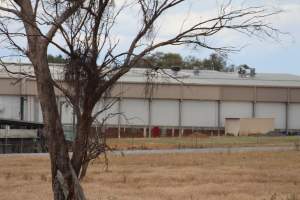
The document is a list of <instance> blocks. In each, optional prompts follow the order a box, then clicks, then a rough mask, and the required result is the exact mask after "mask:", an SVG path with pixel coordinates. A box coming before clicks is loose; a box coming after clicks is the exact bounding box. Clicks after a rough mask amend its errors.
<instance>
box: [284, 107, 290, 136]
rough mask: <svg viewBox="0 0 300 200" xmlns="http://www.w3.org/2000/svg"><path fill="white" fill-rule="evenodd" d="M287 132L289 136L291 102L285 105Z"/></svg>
mask: <svg viewBox="0 0 300 200" xmlns="http://www.w3.org/2000/svg"><path fill="white" fill-rule="evenodd" d="M285 132H286V134H287V135H288V134H289V102H286V103H285Z"/></svg>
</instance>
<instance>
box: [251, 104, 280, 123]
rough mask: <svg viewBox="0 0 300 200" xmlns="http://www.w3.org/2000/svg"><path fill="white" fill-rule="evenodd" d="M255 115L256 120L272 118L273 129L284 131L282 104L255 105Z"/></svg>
mask: <svg viewBox="0 0 300 200" xmlns="http://www.w3.org/2000/svg"><path fill="white" fill-rule="evenodd" d="M255 113H256V117H257V118H274V119H275V120H274V123H275V128H276V129H285V104H284V103H256V106H255Z"/></svg>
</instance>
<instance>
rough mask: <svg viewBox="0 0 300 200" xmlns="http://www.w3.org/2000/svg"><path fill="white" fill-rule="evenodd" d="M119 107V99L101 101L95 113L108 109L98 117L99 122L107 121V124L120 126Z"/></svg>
mask: <svg viewBox="0 0 300 200" xmlns="http://www.w3.org/2000/svg"><path fill="white" fill-rule="evenodd" d="M118 107H119V101H118V100H117V99H112V98H109V99H105V100H102V101H99V103H98V104H97V105H96V106H95V109H94V111H93V113H97V112H98V111H100V110H102V109H105V108H108V109H106V110H105V111H104V112H102V113H101V114H100V115H99V116H98V117H97V120H98V122H99V123H102V121H103V120H105V124H109V125H118V118H119V115H118V114H117V113H119V109H118Z"/></svg>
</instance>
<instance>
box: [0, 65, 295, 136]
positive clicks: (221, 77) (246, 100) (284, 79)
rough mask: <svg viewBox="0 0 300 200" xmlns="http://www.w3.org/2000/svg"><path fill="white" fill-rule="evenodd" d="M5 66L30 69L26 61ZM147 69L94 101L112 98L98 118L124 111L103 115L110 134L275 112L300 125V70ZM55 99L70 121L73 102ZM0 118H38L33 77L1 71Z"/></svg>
mask: <svg viewBox="0 0 300 200" xmlns="http://www.w3.org/2000/svg"><path fill="white" fill-rule="evenodd" d="M9 67H10V68H12V69H15V70H18V69H19V70H28V71H30V70H31V71H32V67H31V66H30V65H25V64H10V65H9ZM51 70H52V73H53V75H54V77H55V76H59V75H60V74H61V71H62V70H61V66H60V65H53V66H51ZM145 72H146V69H132V70H131V71H130V72H129V73H128V74H127V75H125V76H123V77H122V78H121V79H120V80H119V81H118V83H117V84H116V85H115V87H114V88H113V90H112V92H111V94H110V96H107V97H106V98H105V99H104V100H103V101H102V102H99V104H98V105H97V106H96V108H95V112H96V111H97V110H99V109H101V108H102V107H103V106H104V105H105V104H107V103H109V102H116V103H115V104H114V105H112V106H111V108H110V109H109V110H107V111H106V112H104V113H103V114H101V115H100V116H99V117H98V120H99V121H101V120H102V119H103V118H105V116H107V115H108V114H109V113H122V115H115V116H114V117H112V118H109V119H108V120H107V121H106V127H107V129H108V130H109V133H110V134H111V136H114V137H117V136H123V135H124V136H125V135H127V136H128V134H131V135H135V136H147V135H149V133H150V132H151V130H152V128H153V127H158V128H159V129H160V130H161V133H162V134H163V135H169V136H171V135H178V134H180V133H184V134H188V133H191V132H192V131H195V130H196V131H203V132H205V131H207V132H209V133H210V132H212V133H217V132H219V133H220V132H224V125H225V119H226V118H273V119H274V127H275V129H276V130H277V131H282V132H297V131H300V123H299V119H300V76H297V75H290V74H271V73H269V74H268V73H257V74H255V75H254V74H253V75H251V76H250V75H249V76H248V75H245V74H243V75H242V76H241V75H240V74H239V73H238V72H216V71H201V70H200V71H193V70H181V71H179V72H173V71H171V70H166V73H169V74H172V76H174V77H176V79H173V78H170V76H168V75H166V74H160V75H158V76H155V78H154V79H153V81H152V82H151V84H148V83H149V82H147V80H148V79H147V77H146V76H145ZM149 88H150V89H151V92H150V93H151V94H150V93H149ZM145 91H148V92H147V93H145ZM57 101H58V106H59V110H60V111H61V120H62V122H63V124H64V125H65V126H69V127H70V126H72V124H73V123H74V117H73V109H72V106H71V105H69V104H68V103H67V101H66V100H65V98H64V97H63V96H61V95H60V94H59V92H58V93H57ZM0 118H10V119H18V120H26V121H32V122H42V113H41V108H40V105H39V100H38V98H37V90H36V84H35V80H33V79H26V78H23V79H19V78H18V77H11V76H8V75H7V73H6V72H1V73H0Z"/></svg>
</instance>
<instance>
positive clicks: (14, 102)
mask: <svg viewBox="0 0 300 200" xmlns="http://www.w3.org/2000/svg"><path fill="white" fill-rule="evenodd" d="M0 117H1V118H6V119H17V120H19V119H20V97H19V96H0Z"/></svg>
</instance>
